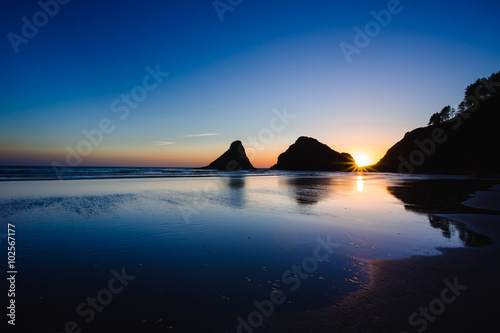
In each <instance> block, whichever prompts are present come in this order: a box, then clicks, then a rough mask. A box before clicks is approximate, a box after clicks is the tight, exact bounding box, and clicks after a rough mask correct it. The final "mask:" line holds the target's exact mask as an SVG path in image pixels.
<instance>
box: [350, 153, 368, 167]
mask: <svg viewBox="0 0 500 333" xmlns="http://www.w3.org/2000/svg"><path fill="white" fill-rule="evenodd" d="M352 157H354V161H355V162H356V164H357V165H358V167H360V168H361V167H364V166H367V165H371V164H373V158H372V157H371V156H370V155H369V154H366V153H356V154H353V155H352Z"/></svg>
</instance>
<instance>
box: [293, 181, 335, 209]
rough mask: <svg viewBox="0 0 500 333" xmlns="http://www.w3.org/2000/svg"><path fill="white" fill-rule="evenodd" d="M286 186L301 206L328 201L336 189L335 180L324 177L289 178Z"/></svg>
mask: <svg viewBox="0 0 500 333" xmlns="http://www.w3.org/2000/svg"><path fill="white" fill-rule="evenodd" d="M285 183H286V184H285V185H286V186H287V187H288V188H289V190H290V191H291V193H292V196H293V198H295V200H296V201H297V203H298V204H300V205H313V204H316V203H318V202H319V201H321V200H324V199H326V198H327V197H328V196H329V194H330V191H331V189H332V188H333V187H334V185H335V184H334V180H333V179H331V178H324V177H297V178H287V179H286V180H285Z"/></svg>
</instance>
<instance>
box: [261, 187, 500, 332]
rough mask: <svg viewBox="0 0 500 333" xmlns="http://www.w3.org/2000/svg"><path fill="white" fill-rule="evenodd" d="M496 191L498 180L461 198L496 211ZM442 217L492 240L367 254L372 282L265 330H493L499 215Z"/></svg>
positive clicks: (499, 269)
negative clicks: (427, 251) (429, 252)
mask: <svg viewBox="0 0 500 333" xmlns="http://www.w3.org/2000/svg"><path fill="white" fill-rule="evenodd" d="M499 198H500V187H499V186H498V185H497V186H495V187H493V188H491V190H486V191H478V192H476V193H475V194H474V196H473V198H471V199H469V200H466V201H465V202H464V204H467V205H470V206H471V207H474V208H479V209H486V210H488V211H489V213H491V212H492V211H493V210H496V211H499V206H500V205H499V203H500V200H499ZM421 208H422V207H419V209H421ZM442 216H445V217H449V218H453V219H454V220H456V221H459V222H462V223H464V224H466V225H467V227H468V228H469V229H471V230H473V231H476V232H479V233H481V234H483V235H488V236H489V237H491V238H492V239H493V240H494V242H495V243H494V244H493V245H490V246H487V247H482V248H471V247H467V248H439V250H440V251H441V252H442V254H441V255H437V256H418V255H417V256H412V257H410V258H407V259H396V260H391V259H383V260H368V261H367V263H369V267H370V272H369V275H370V282H369V284H368V285H366V286H364V287H363V289H361V290H359V291H357V292H354V293H352V294H350V295H349V296H347V297H346V298H344V299H343V300H342V301H341V302H339V303H337V304H336V305H334V306H331V307H328V308H324V309H321V310H315V311H310V312H306V313H300V314H297V313H295V314H286V315H280V316H276V318H273V320H271V321H270V323H269V325H268V326H267V328H268V329H269V331H271V332H420V333H422V332H489V331H492V330H493V329H494V328H496V327H498V320H497V315H498V300H497V295H500V285H499V284H498V283H497V276H498V273H500V223H499V222H500V216H499V215H494V213H493V214H484V215H483V214H442ZM446 280H447V281H448V282H445V281H446ZM448 283H450V284H451V285H458V286H457V288H458V289H457V290H455V294H453V293H452V292H450V290H445V289H450V288H449V284H448ZM465 286H466V287H465ZM429 308H430V309H429ZM426 309H428V310H426ZM421 311H422V312H421ZM426 311H427V312H426ZM414 313H416V314H414ZM412 315H413V317H411V322H410V316H412Z"/></svg>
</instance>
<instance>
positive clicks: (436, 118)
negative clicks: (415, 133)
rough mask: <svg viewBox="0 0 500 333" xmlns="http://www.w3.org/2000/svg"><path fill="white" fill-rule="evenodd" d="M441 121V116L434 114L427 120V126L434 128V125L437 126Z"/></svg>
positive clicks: (437, 113)
mask: <svg viewBox="0 0 500 333" xmlns="http://www.w3.org/2000/svg"><path fill="white" fill-rule="evenodd" d="M442 122H443V121H442V120H441V115H440V113H439V112H436V113H434V114H433V115H432V116H431V118H430V119H429V123H428V124H427V125H429V126H434V125H439V124H441V123H442Z"/></svg>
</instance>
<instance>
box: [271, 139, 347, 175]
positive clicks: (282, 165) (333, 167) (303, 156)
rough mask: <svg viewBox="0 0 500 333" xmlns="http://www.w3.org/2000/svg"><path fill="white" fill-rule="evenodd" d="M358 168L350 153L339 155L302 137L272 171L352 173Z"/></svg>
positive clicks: (280, 157) (318, 143)
mask: <svg viewBox="0 0 500 333" xmlns="http://www.w3.org/2000/svg"><path fill="white" fill-rule="evenodd" d="M356 168H357V166H356V162H354V158H353V157H352V156H351V155H350V154H348V153H339V152H337V151H335V150H333V149H331V148H330V147H328V146H327V145H325V144H324V143H321V142H319V141H318V140H316V139H314V138H309V137H306V136H301V137H300V138H298V139H297V141H295V143H294V144H292V145H291V146H290V147H288V149H287V150H286V151H285V152H284V153H282V154H281V155H280V156H279V157H278V163H276V164H275V165H273V166H272V167H271V169H276V170H297V171H299V170H303V171H352V170H355V169H356Z"/></svg>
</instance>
